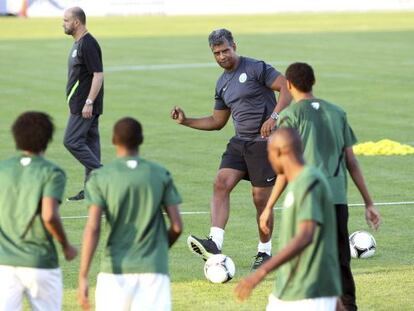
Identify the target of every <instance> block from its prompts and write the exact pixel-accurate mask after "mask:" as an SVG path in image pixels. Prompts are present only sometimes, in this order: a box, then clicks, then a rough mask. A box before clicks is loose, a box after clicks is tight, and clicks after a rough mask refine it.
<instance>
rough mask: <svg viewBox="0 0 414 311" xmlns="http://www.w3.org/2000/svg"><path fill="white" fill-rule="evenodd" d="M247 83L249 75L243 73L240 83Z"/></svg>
mask: <svg viewBox="0 0 414 311" xmlns="http://www.w3.org/2000/svg"><path fill="white" fill-rule="evenodd" d="M246 81H247V74H246V73H245V72H243V73H242V74H241V75H240V76H239V82H240V83H244V82H246Z"/></svg>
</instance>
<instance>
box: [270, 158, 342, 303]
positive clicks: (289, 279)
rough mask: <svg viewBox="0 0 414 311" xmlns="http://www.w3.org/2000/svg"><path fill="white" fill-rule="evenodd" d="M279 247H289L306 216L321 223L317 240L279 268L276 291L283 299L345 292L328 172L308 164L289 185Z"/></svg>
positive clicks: (316, 233)
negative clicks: (326, 176) (342, 289)
mask: <svg viewBox="0 0 414 311" xmlns="http://www.w3.org/2000/svg"><path fill="white" fill-rule="evenodd" d="M286 190H287V191H286V197H285V200H284V203H283V208H284V209H283V210H282V219H281V223H280V232H279V249H282V248H284V247H286V245H287V244H288V243H289V242H290V241H291V240H292V238H293V237H294V236H295V235H296V234H297V233H298V229H299V224H300V223H301V222H302V221H305V220H313V221H315V222H316V223H317V227H316V230H315V234H314V237H313V241H312V243H311V244H310V245H308V247H306V248H305V249H304V250H303V251H302V253H300V254H299V255H298V256H297V257H295V258H293V259H292V260H290V261H289V262H287V263H285V264H283V265H282V266H281V267H280V268H279V269H278V270H277V272H276V282H275V288H274V291H273V294H274V295H275V296H276V297H277V298H279V299H281V300H301V299H308V298H318V297H332V296H339V295H340V294H341V281H340V280H341V278H340V271H339V263H338V247H337V241H336V240H337V233H336V218H335V209H334V205H333V203H332V198H331V193H330V189H329V186H328V183H327V181H326V178H325V176H323V174H322V173H321V172H320V170H318V169H317V168H315V167H312V166H305V167H304V169H303V171H302V172H301V173H300V175H299V176H298V177H297V178H296V179H295V180H293V181H291V182H290V183H289V185H288V187H287V189H286Z"/></svg>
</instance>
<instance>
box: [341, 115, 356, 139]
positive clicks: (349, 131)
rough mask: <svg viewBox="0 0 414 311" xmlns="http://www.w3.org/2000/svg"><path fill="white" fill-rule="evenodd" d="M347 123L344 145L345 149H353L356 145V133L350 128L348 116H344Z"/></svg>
mask: <svg viewBox="0 0 414 311" xmlns="http://www.w3.org/2000/svg"><path fill="white" fill-rule="evenodd" d="M344 119H345V122H344V124H345V125H344V143H345V147H352V146H353V145H355V144H356V142H357V139H356V137H355V134H354V131H353V130H352V128H351V127H350V126H349V123H348V120H347V117H346V115H345V116H344Z"/></svg>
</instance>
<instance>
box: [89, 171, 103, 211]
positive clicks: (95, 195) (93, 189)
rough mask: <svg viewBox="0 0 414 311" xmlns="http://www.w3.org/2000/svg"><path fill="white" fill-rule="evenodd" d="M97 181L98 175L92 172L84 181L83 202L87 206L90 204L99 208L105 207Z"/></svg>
mask: <svg viewBox="0 0 414 311" xmlns="http://www.w3.org/2000/svg"><path fill="white" fill-rule="evenodd" d="M98 181H99V178H98V175H97V174H96V173H94V172H93V173H92V175H91V177H90V178H89V180H88V181H87V182H86V187H85V203H86V206H87V207H89V206H91V205H98V206H99V207H101V208H105V207H106V200H105V198H104V196H103V194H102V190H101V187H100V186H99V182H98Z"/></svg>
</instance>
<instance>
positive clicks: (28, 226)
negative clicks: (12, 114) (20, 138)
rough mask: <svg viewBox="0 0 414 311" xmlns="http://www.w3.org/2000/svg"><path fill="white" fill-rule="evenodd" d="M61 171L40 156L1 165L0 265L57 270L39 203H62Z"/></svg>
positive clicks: (5, 162)
mask: <svg viewBox="0 0 414 311" xmlns="http://www.w3.org/2000/svg"><path fill="white" fill-rule="evenodd" d="M65 183H66V177H65V173H64V172H63V170H61V169H60V168H59V167H58V166H56V165H55V164H53V163H51V162H49V161H48V160H46V159H45V158H43V157H42V156H30V157H29V156H24V155H18V156H14V157H12V158H10V159H8V160H4V161H0V265H8V266H19V267H31V268H44V269H53V268H57V267H58V266H59V263H58V256H57V252H56V248H55V245H54V243H53V238H52V236H51V234H50V233H49V232H48V231H47V230H46V229H45V227H44V224H43V221H42V218H41V200H42V198H45V197H51V198H55V199H56V200H58V201H59V202H60V201H61V200H62V196H63V192H64V188H65Z"/></svg>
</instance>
